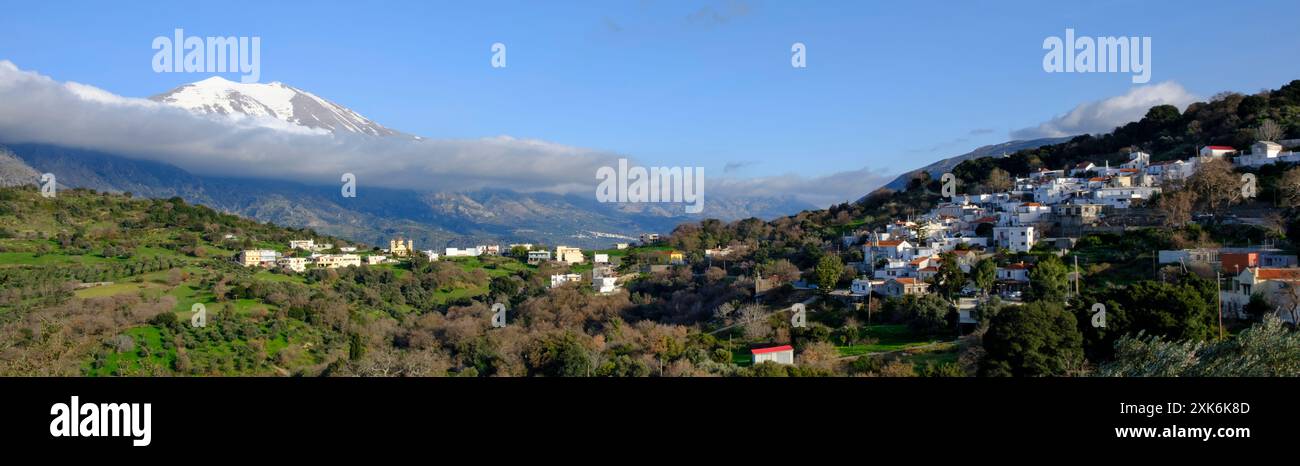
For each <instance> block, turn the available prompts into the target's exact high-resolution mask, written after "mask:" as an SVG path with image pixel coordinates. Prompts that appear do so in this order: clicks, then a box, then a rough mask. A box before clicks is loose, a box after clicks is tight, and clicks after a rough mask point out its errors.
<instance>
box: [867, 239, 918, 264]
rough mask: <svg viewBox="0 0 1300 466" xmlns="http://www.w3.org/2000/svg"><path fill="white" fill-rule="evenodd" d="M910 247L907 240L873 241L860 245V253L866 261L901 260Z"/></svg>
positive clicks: (910, 244)
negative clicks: (881, 259) (865, 257)
mask: <svg viewBox="0 0 1300 466" xmlns="http://www.w3.org/2000/svg"><path fill="white" fill-rule="evenodd" d="M912 247H913V246H912V243H909V242H907V240H890V241H875V242H872V243H868V244H864V245H862V253H863V254H864V255H866V256H867V258H868V259H873V258H874V259H880V258H882V257H883V258H886V259H902V258H903V257H904V256H905V255H906V252H907V251H908V250H910V249H912Z"/></svg>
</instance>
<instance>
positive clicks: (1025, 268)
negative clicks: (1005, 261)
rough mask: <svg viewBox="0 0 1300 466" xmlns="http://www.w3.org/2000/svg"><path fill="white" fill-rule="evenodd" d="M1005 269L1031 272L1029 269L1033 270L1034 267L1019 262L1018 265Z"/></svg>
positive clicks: (1011, 265)
mask: <svg viewBox="0 0 1300 466" xmlns="http://www.w3.org/2000/svg"><path fill="white" fill-rule="evenodd" d="M1003 268H1004V269H1012V270H1029V269H1031V268H1033V266H1032V265H1029V264H1026V263H1024V262H1017V263H1015V264H1010V265H1007V266H1006V267H1003Z"/></svg>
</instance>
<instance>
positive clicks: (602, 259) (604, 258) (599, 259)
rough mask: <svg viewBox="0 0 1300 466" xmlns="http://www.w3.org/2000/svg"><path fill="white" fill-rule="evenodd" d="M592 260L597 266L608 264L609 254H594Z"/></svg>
mask: <svg viewBox="0 0 1300 466" xmlns="http://www.w3.org/2000/svg"><path fill="white" fill-rule="evenodd" d="M594 260H595V262H596V263H597V264H608V263H609V254H596V255H595V259H594Z"/></svg>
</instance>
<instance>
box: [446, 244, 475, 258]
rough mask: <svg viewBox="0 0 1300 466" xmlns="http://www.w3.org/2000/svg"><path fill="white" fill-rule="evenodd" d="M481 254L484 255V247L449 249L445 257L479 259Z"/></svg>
mask: <svg viewBox="0 0 1300 466" xmlns="http://www.w3.org/2000/svg"><path fill="white" fill-rule="evenodd" d="M480 254H483V247H482V246H475V247H472V248H464V249H461V248H447V251H446V254H443V255H444V256H447V257H478V256H479V255H480Z"/></svg>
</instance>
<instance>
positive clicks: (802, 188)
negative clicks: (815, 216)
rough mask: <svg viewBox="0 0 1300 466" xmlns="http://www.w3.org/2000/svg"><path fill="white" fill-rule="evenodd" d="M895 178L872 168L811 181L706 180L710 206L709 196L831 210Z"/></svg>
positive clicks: (770, 178) (794, 178)
mask: <svg viewBox="0 0 1300 466" xmlns="http://www.w3.org/2000/svg"><path fill="white" fill-rule="evenodd" d="M891 179H893V177H892V176H889V175H887V174H885V173H884V172H880V171H876V170H872V169H870V168H866V167H864V168H860V169H857V170H848V171H842V172H837V173H832V174H830V175H825V176H814V177H807V176H801V175H795V174H787V175H780V176H767V177H760V178H744V179H741V178H729V177H723V178H720V179H709V178H707V177H706V178H705V180H706V182H707V183H708V184H707V185H705V194H706V201H705V202H706V203H707V202H708V201H707V196H709V195H722V196H727V197H775V198H782V197H793V198H795V199H798V200H800V201H803V202H807V203H809V204H812V205H815V206H818V207H828V206H830V205H832V204H839V203H842V202H851V201H853V200H856V199H858V198H861V197H862V196H864V195H866V194H867V193H869V192H871V191H873V190H875V189H876V188H879V187H881V186H884V185H885V183H888V182H889V181H890V180H891Z"/></svg>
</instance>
